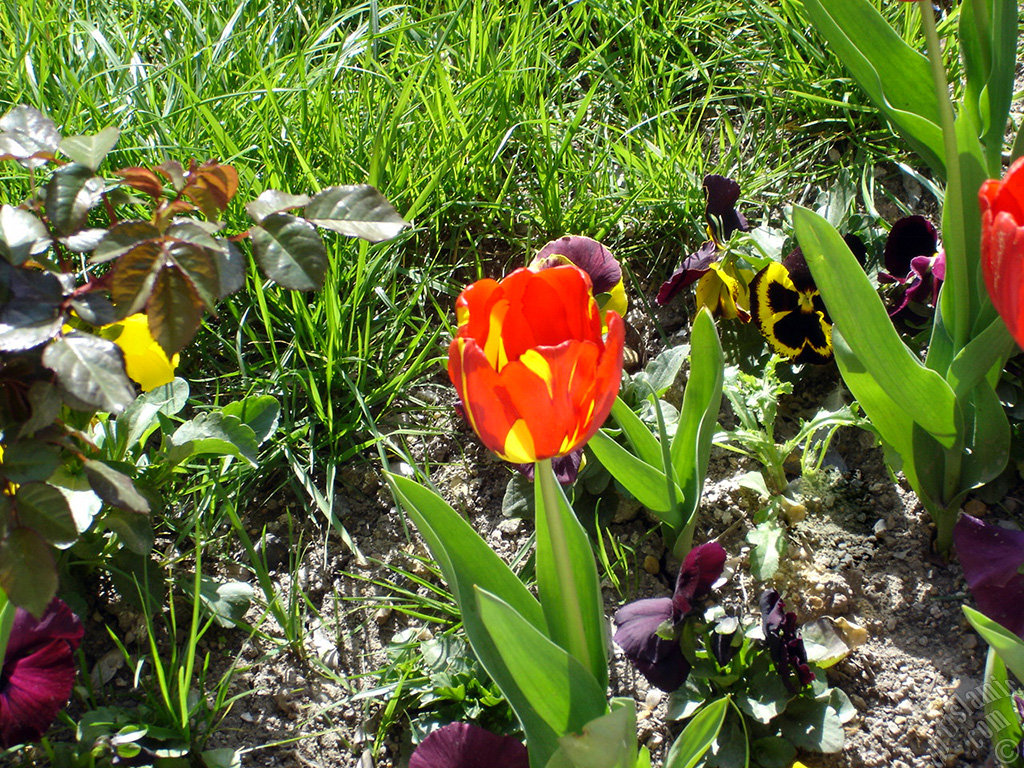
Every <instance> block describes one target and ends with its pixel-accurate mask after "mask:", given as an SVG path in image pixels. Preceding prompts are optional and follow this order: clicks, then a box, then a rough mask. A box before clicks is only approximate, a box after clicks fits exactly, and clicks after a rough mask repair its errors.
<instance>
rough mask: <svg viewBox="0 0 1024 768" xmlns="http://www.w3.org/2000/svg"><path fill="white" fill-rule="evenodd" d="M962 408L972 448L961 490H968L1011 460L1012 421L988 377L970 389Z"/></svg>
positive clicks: (966, 454) (965, 461)
mask: <svg viewBox="0 0 1024 768" xmlns="http://www.w3.org/2000/svg"><path fill="white" fill-rule="evenodd" d="M961 412H962V413H963V414H964V432H965V433H966V434H967V436H968V438H967V445H969V446H970V448H971V450H970V451H965V452H964V457H963V463H962V467H961V478H960V490H961V491H962V492H964V493H966V492H967V491H968V490H970V489H971V488H977V487H978V486H981V485H984V484H985V483H987V482H989V481H991V480H993V479H995V477H996V476H997V475H999V473H1000V472H1002V471H1003V470H1004V469H1005V468H1006V463H1007V462H1008V461H1009V460H1010V422H1009V421H1008V420H1007V418H1006V411H1005V410H1004V409H1003V404H1002V403H1001V402H1000V400H999V395H997V394H996V391H995V389H993V388H992V385H991V384H989V382H988V380H987V379H982V381H981V382H980V383H979V384H978V385H977V386H976V387H975V388H974V390H972V391H971V393H970V396H969V397H968V398H966V399H965V401H964V402H963V406H962V408H961Z"/></svg>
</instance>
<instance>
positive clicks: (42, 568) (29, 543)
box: [0, 527, 57, 618]
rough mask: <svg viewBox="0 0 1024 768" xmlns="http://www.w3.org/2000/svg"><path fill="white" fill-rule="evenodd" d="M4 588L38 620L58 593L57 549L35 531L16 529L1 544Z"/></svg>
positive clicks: (0, 580) (0, 574)
mask: <svg viewBox="0 0 1024 768" xmlns="http://www.w3.org/2000/svg"><path fill="white" fill-rule="evenodd" d="M0 589H2V590H3V591H4V592H5V593H6V594H7V597H8V598H10V600H11V602H12V603H14V604H15V605H18V606H21V607H22V608H24V609H25V610H26V611H28V612H29V613H31V614H32V615H33V616H35V617H36V618H40V617H41V616H42V615H43V613H44V612H45V611H46V606H47V605H49V604H50V600H52V599H53V596H54V595H55V594H57V564H56V562H55V561H54V559H53V550H51V549H50V545H49V544H47V543H46V542H45V541H44V540H43V538H42V537H41V536H40V535H39V534H38V533H36V532H35V531H33V530H32V529H31V528H25V527H19V528H13V529H11V530H10V532H9V533H8V534H7V537H6V538H5V539H3V541H0Z"/></svg>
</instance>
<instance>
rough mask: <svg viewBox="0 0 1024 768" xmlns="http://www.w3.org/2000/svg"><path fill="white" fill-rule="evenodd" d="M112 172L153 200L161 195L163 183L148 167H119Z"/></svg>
mask: <svg viewBox="0 0 1024 768" xmlns="http://www.w3.org/2000/svg"><path fill="white" fill-rule="evenodd" d="M114 174H115V175H117V176H120V177H121V178H122V179H124V183H125V184H127V185H128V186H129V187H132V188H133V189H137V190H139V191H140V192H145V193H146V194H147V195H149V196H150V197H152V198H153V199H154V200H159V199H160V198H161V197H163V194H164V183H163V182H162V181H160V177H159V176H157V175H156V174H155V173H153V172H152V171H151V170H149V169H148V168H138V167H132V168H119V169H118V170H116V171H114Z"/></svg>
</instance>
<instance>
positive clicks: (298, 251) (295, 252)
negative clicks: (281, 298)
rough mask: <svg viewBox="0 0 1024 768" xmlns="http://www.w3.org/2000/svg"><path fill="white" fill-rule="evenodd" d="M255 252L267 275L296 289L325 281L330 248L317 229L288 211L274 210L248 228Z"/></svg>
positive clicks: (307, 289)
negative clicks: (274, 211)
mask: <svg viewBox="0 0 1024 768" xmlns="http://www.w3.org/2000/svg"><path fill="white" fill-rule="evenodd" d="M249 237H250V238H252V247H253V252H254V253H255V255H256V260H257V261H258V262H259V264H260V267H262V268H263V271H264V272H265V273H266V275H267V277H269V278H270V279H271V280H274V281H275V282H277V283H280V284H281V285H282V286H284V287H285V288H290V289H291V290H293V291H313V290H317V289H319V288H320V287H321V286H322V285H323V284H324V276H325V275H326V274H327V251H326V249H325V248H324V243H323V240H321V239H320V235H319V234H317V231H316V229H315V228H314V227H313V226H312V225H311V224H310V223H309V222H308V221H304V220H303V219H300V218H298V217H297V216H292V215H291V214H288V213H272V214H270V215H269V216H267V217H266V218H264V219H263V221H262V222H261V223H260V224H259V225H258V226H255V227H252V229H250V230H249Z"/></svg>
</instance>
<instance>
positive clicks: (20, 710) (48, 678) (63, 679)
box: [0, 598, 84, 748]
mask: <svg viewBox="0 0 1024 768" xmlns="http://www.w3.org/2000/svg"><path fill="white" fill-rule="evenodd" d="M83 632H84V630H83V628H82V622H81V621H79V620H78V617H77V616H75V614H73V613H72V612H71V609H70V608H68V607H67V605H65V604H64V603H63V602H62V601H61V600H59V599H57V598H54V599H53V600H52V601H50V604H49V605H48V606H47V607H46V611H45V612H44V613H43V615H42V618H40V619H35V618H33V617H32V615H31V614H30V613H29V612H28V611H26V610H25V609H23V608H18V609H17V610H16V611H15V613H14V624H13V625H12V626H11V636H10V639H9V640H8V642H7V652H6V654H5V655H4V664H3V672H2V673H0V746H3V747H5V748H9V747H13V746H15V745H16V744H21V743H24V742H29V741H39V739H40V738H42V736H43V734H44V733H46V730H47V729H48V728H49V727H50V724H51V723H52V722H53V719H54V718H55V717H56V716H57V713H58V712H59V711H60V710H61V709H63V707H64V705H66V704H67V703H68V698H69V697H70V696H71V687H72V685H73V684H74V682H75V672H76V671H77V669H78V667H77V665H76V664H75V656H74V653H75V649H76V648H77V647H78V642H79V640H81V639H82V634H83Z"/></svg>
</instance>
